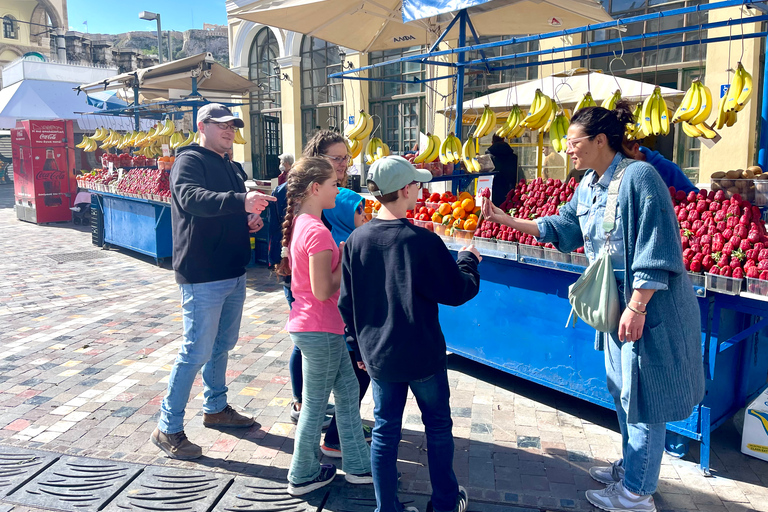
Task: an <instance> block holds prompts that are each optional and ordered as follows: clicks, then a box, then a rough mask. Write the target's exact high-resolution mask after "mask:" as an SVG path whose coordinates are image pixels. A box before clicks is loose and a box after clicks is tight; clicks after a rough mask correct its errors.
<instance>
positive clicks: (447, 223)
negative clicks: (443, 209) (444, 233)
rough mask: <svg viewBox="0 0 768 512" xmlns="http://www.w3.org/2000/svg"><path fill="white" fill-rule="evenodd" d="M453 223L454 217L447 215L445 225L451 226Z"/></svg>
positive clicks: (444, 220)
mask: <svg viewBox="0 0 768 512" xmlns="http://www.w3.org/2000/svg"><path fill="white" fill-rule="evenodd" d="M452 223H453V217H451V216H450V215H446V216H444V217H443V225H445V226H450V225H451V224H452Z"/></svg>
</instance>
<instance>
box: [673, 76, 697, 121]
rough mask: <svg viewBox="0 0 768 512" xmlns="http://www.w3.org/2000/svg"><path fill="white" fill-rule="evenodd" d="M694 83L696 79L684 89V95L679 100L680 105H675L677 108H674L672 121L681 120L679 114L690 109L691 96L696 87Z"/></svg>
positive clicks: (694, 92)
mask: <svg viewBox="0 0 768 512" xmlns="http://www.w3.org/2000/svg"><path fill="white" fill-rule="evenodd" d="M695 83H696V81H694V82H692V83H691V86H690V87H689V88H688V90H687V91H685V96H683V100H682V101H681V102H680V105H679V106H678V107H677V110H675V114H674V115H673V116H672V123H680V122H682V121H683V119H681V116H682V115H683V114H685V113H687V112H688V111H689V110H690V109H691V103H693V97H694V95H695V94H696V87H695V85H694V84H695Z"/></svg>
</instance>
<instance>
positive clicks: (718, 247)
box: [712, 242, 724, 252]
mask: <svg viewBox="0 0 768 512" xmlns="http://www.w3.org/2000/svg"><path fill="white" fill-rule="evenodd" d="M723 245H724V244H723V242H712V252H722V251H723Z"/></svg>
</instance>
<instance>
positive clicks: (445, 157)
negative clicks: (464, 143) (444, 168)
mask: <svg viewBox="0 0 768 512" xmlns="http://www.w3.org/2000/svg"><path fill="white" fill-rule="evenodd" d="M437 156H438V158H440V163H442V164H443V165H445V164H457V163H459V162H460V161H461V141H460V140H459V138H458V137H456V135H454V133H453V132H451V133H449V134H448V136H447V137H446V138H445V140H444V141H443V143H442V144H440V151H439V152H438V154H437Z"/></svg>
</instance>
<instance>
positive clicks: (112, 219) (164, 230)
mask: <svg viewBox="0 0 768 512" xmlns="http://www.w3.org/2000/svg"><path fill="white" fill-rule="evenodd" d="M90 192H91V194H93V196H94V197H95V198H96V202H97V204H98V208H99V209H100V210H101V212H102V215H103V218H104V246H105V247H106V246H108V245H115V246H118V247H124V248H126V249H130V250H132V251H136V252H139V253H141V254H146V255H147V256H151V257H153V258H154V259H155V263H157V265H161V264H162V262H163V260H164V259H165V258H169V257H170V256H171V255H172V254H173V237H172V234H171V205H170V204H168V203H163V202H159V201H152V200H149V199H140V198H137V197H127V196H121V195H117V194H111V193H108V192H101V191H97V190H90Z"/></svg>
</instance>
